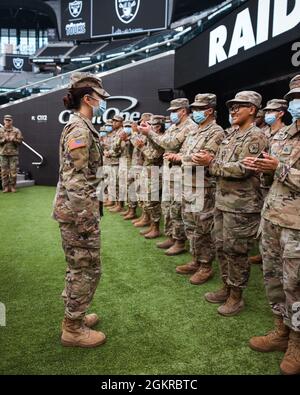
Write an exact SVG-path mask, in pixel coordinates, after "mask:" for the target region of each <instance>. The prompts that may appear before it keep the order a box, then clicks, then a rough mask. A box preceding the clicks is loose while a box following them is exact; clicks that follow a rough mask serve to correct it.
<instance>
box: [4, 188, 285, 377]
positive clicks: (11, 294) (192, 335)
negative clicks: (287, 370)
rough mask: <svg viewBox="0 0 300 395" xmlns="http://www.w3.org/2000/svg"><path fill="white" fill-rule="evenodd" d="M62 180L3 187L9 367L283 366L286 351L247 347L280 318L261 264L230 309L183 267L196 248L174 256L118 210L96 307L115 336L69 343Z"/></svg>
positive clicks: (105, 236) (159, 370) (180, 370)
mask: <svg viewBox="0 0 300 395" xmlns="http://www.w3.org/2000/svg"><path fill="white" fill-rule="evenodd" d="M54 193H55V188H52V187H31V188H24V189H21V190H19V191H18V193H16V194H6V195H3V194H2V193H1V194H0V210H1V211H0V213H1V214H0V223H1V225H0V232H1V240H0V248H1V254H0V257H1V258H0V259H1V267H0V270H1V271H0V302H2V303H4V304H5V306H6V310H7V322H6V327H0V350H1V358H0V373H1V374H56V375H57V374H99V375H101V374H197V375H198V374H199V375H204V374H226V375H228V374H278V373H279V364H280V361H281V358H282V356H283V354H281V353H271V354H260V353H256V352H254V351H252V350H250V349H249V348H248V346H247V343H248V339H249V337H251V336H252V335H256V334H263V333H264V332H265V331H266V330H268V329H270V328H271V327H272V315H271V313H270V310H269V308H268V305H267V302H266V298H265V294H264V289H263V283H262V272H261V270H260V268H259V267H253V270H252V275H251V281H250V285H249V288H248V289H247V291H246V293H245V300H246V307H247V308H246V310H245V311H244V312H243V313H241V315H240V316H238V317H234V318H223V317H221V316H220V315H218V314H217V313H216V309H217V306H216V305H211V304H208V303H206V302H205V301H204V299H203V295H204V293H205V292H207V291H208V290H215V289H217V288H218V286H219V284H220V283H219V279H218V269H217V265H215V266H216V275H215V277H214V279H213V280H212V281H210V282H209V283H208V284H205V285H203V286H201V287H197V286H192V285H190V284H189V282H188V278H187V277H183V276H179V275H177V274H176V273H175V266H176V265H178V264H181V263H185V262H187V261H188V260H189V259H190V256H189V254H186V255H185V256H179V257H175V258H174V257H173V258H171V257H167V256H165V255H164V254H163V252H162V251H160V250H158V249H157V248H156V247H155V242H154V241H146V240H145V239H144V238H143V237H141V236H139V235H138V231H137V229H135V228H134V227H133V226H132V225H131V223H128V222H127V221H126V222H125V221H124V220H123V219H122V218H121V217H120V215H118V214H108V213H107V212H106V213H105V217H104V219H103V220H102V224H101V227H102V265H103V276H102V279H101V281H100V284H99V287H98V290H97V292H96V295H95V298H94V301H93V304H92V306H91V312H97V313H98V314H99V315H100V316H101V319H102V321H101V323H99V324H98V326H97V329H99V330H102V331H104V332H105V334H106V335H107V338H108V339H107V343H106V344H105V345H104V346H102V347H99V348H97V349H80V348H75V349H72V348H64V347H62V346H61V345H60V325H61V321H62V318H63V303H62V300H61V298H60V294H61V291H62V289H63V286H64V270H65V262H64V255H63V252H62V249H61V244H60V235H59V230H58V226H57V224H56V222H55V221H53V220H52V219H51V209H52V201H53V197H54Z"/></svg>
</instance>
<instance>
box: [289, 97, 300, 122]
mask: <svg viewBox="0 0 300 395" xmlns="http://www.w3.org/2000/svg"><path fill="white" fill-rule="evenodd" d="M288 112H289V113H290V114H291V116H292V117H293V121H294V122H296V121H297V120H298V119H300V99H294V100H292V101H291V102H290V104H289V108H288Z"/></svg>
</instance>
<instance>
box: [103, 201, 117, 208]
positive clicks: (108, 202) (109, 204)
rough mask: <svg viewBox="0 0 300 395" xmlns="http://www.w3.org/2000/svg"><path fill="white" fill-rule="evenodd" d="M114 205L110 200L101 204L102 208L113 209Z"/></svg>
mask: <svg viewBox="0 0 300 395" xmlns="http://www.w3.org/2000/svg"><path fill="white" fill-rule="evenodd" d="M114 205H115V203H114V202H112V201H111V200H107V201H106V202H104V203H103V206H104V207H113V206H114Z"/></svg>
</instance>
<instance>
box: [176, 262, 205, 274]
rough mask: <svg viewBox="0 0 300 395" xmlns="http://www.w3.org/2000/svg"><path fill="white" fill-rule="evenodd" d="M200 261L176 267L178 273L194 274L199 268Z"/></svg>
mask: <svg viewBox="0 0 300 395" xmlns="http://www.w3.org/2000/svg"><path fill="white" fill-rule="evenodd" d="M199 267H200V262H196V261H192V262H189V263H187V264H186V265H181V266H177V267H176V273H177V274H194V273H196V272H197V271H198V270H199Z"/></svg>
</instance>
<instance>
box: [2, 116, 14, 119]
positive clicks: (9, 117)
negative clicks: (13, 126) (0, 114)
mask: <svg viewBox="0 0 300 395" xmlns="http://www.w3.org/2000/svg"><path fill="white" fill-rule="evenodd" d="M3 119H11V120H12V119H13V117H12V115H4V118H3Z"/></svg>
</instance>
